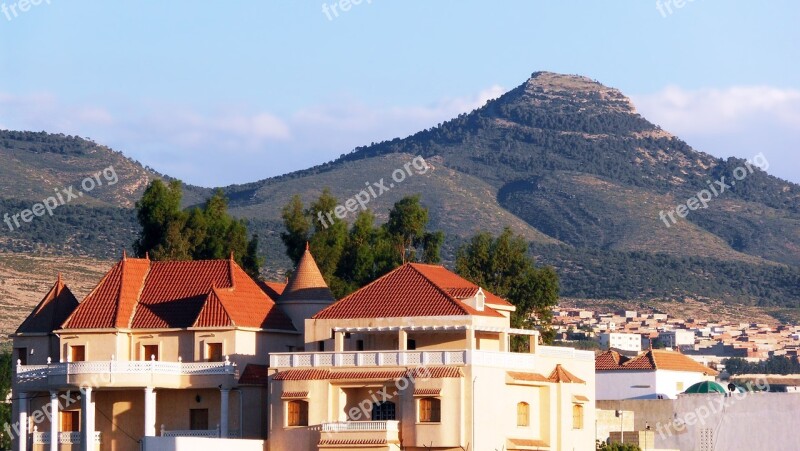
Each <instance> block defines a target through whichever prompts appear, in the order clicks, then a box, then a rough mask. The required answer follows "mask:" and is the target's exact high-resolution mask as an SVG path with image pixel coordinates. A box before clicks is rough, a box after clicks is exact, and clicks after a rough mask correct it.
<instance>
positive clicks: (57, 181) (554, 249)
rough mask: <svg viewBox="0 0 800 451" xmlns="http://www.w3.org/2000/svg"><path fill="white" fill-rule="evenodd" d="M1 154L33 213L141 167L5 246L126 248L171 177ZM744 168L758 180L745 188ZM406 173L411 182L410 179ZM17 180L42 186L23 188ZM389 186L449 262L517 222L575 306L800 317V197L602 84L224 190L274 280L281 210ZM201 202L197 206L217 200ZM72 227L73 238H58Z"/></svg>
mask: <svg viewBox="0 0 800 451" xmlns="http://www.w3.org/2000/svg"><path fill="white" fill-rule="evenodd" d="M23 137H24V138H25V139H30V142H29V141H26V140H25V139H22V138H23ZM12 138H13V139H12ZM76 140H77V141H76ZM71 142H76V143H77V144H71V145H68V143H71ZM25 143H27V144H25ZM0 144H2V147H0V161H2V162H3V167H6V161H12V162H14V164H15V165H17V166H16V167H17V168H18V169H15V170H13V171H6V172H3V170H2V169H0V174H2V175H7V176H8V177H10V179H9V180H8V181H6V182H3V184H2V185H0V186H1V187H2V188H1V189H2V191H0V192H1V193H2V194H0V198H1V199H2V202H3V205H2V206H3V207H5V208H3V211H6V210H9V208H7V207H8V206H9V205H11V206H12V207H14V208H17V210H14V211H18V209H19V208H28V207H24V206H23V205H26V204H25V202H28V204H27V205H28V206H29V205H30V203H29V202H30V201H31V200H36V199H39V198H40V197H41V196H44V195H47V194H46V193H47V192H49V191H48V190H50V189H51V188H52V187H53V186H62V185H64V186H66V185H67V184H69V183H75V181H76V178H77V177H80V176H82V175H83V174H85V173H86V172H87V168H90V167H91V168H102V167H105V165H108V164H110V163H111V162H112V161H114V162H117V161H118V163H115V164H119V165H120V167H121V168H122V167H124V168H125V169H124V171H118V173H120V184H119V185H120V188H118V189H115V190H113V191H114V192H113V193H104V194H102V193H101V189H99V188H98V190H97V192H98V196H97V198H94V192H92V193H90V194H88V196H91V197H92V199H91V200H90V199H86V200H85V201H84V202H83V203H77V202H76V203H75V205H74V206H73V205H69V206H65V207H59V208H63V209H64V212H63V213H64V214H63V215H62V214H61V213H62V212H61V211H60V210H59V212H58V214H56V215H54V216H53V218H49V217H43V218H37V221H33V223H37V222H38V223H39V224H37V225H36V226H34V225H33V223H31V224H26V225H29V226H31V227H29V229H28V231H23V230H22V229H23V228H20V229H19V230H16V231H14V232H13V233H8V236H9V237H6V231H7V230H8V229H6V231H4V232H3V234H0V250H2V249H14V250H27V249H29V248H35V249H40V250H42V251H43V252H49V251H52V250H54V249H57V250H58V251H59V252H68V253H74V254H79V253H84V254H88V255H96V256H99V257H107V256H109V254H108V253H107V251H108V250H109V249H110V250H111V251H113V252H112V254H113V253H118V249H119V248H121V247H122V246H125V245H129V244H130V242H131V241H132V240H133V230H134V229H135V223H134V222H133V215H132V212H131V210H130V209H129V208H130V206H131V205H132V204H133V203H134V202H135V200H136V199H137V198H138V195H139V194H140V192H141V189H142V187H143V186H144V180H146V179H148V178H152V177H160V176H161V175H159V174H157V173H155V172H154V171H152V170H148V169H146V168H142V167H141V165H138V164H137V163H135V162H132V161H130V160H128V159H126V158H125V157H123V156H122V155H121V154H118V153H115V152H113V151H111V150H110V149H107V148H105V147H103V146H99V145H97V144H94V143H91V142H89V141H85V140H80V139H78V138H70V137H63V136H57V135H46V134H29V133H21V132H2V134H0ZM73 147H75V151H74V152H75V153H70V152H71V151H72V149H73ZM56 150H57V151H56ZM64 152H66V153H64ZM757 153H758V152H756V151H755V150H754V152H753V155H754V157H755V156H756V154H757ZM43 155H44V157H43ZM416 156H422V157H424V159H425V161H426V162H427V165H428V167H429V169H428V170H426V171H424V173H422V172H423V171H417V170H416V169H415V167H414V166H409V164H410V163H411V162H412V161H413V159H414V158H415V157H416ZM768 156H769V152H768V149H764V154H763V156H762V157H759V158H760V160H759V162H760V163H766V157H768ZM740 167H742V168H745V169H746V171H747V173H746V175H745V177H743V178H742V179H741V180H736V181H737V182H738V183H737V184H736V185H735V186H733V185H732V184H730V182H731V181H735V180H734V177H733V174H734V173H735V171H738V169H737V168H740ZM762 167H765V168H766V164H763V165H762ZM115 168H116V166H115ZM44 169H47V171H52V172H54V173H57V174H60V175H59V177H57V178H56V177H51V178H48V179H47V183H41V182H40V181H39V180H40V179H35V178H34V174H39V173H43V170H44ZM397 170H399V171H400V172H402V173H404V176H403V177H402V178H403V179H402V181H399V180H398V179H400V178H401V177H400V176H398V173H396V172H395V171H397ZM122 172H124V174H125V177H123V176H122ZM19 174H27V175H26V176H20V175H19ZM393 174H395V176H396V178H395V179H393V178H392V175H393ZM737 174H738V175H741V173H740V172H738V173H737ZM15 177H16V178H20V177H25V179H26V181H27V182H26V183H23V184H21V185H20V184H19V183H22V182H21V181H18V180H16V179H15ZM70 177H71V178H70ZM723 177H724V178H723ZM123 179H124V180H125V181H126V182H125V184H123V182H122V180H123ZM31 180H37V181H36V182H35V183H31ZM713 181H722V182H723V183H725V184H726V185H729V186H728V187H727V188H726V189H725V191H724V192H722V193H718V195H716V196H711V198H710V199H709V200H708V201H707V203H706V205H707V208H704V209H699V210H694V211H690V212H689V214H688V216H687V217H686V219H679V218H677V217H676V218H677V222H675V223H674V224H673V223H671V222H669V221H668V220H666V222H667V223H669V226H668V225H667V224H666V223H665V220H662V218H661V217H660V213H661V212H662V211H663V212H664V213H667V212H672V211H673V210H675V209H676V207H677V206H678V205H679V204H684V205H685V204H686V203H687V200H688V199H690V198H691V197H693V196H696V195H697V194H698V192H701V190H709V191H710V186H714V187H717V186H718V185H717V184H715V183H713ZM380 182H383V185H384V186H385V187H386V191H385V192H383V193H382V194H380V195H377V191H380V190H375V191H376V193H375V194H376V195H377V197H374V196H373V195H372V194H370V196H369V202H368V204H367V206H368V207H369V208H371V209H373V211H375V212H376V213H377V216H378V218H379V219H383V220H385V219H386V216H387V212H388V209H389V208H390V207H391V205H392V203H394V202H395V201H397V200H398V199H400V198H401V197H403V196H405V195H409V194H417V193H419V194H421V195H422V201H423V203H424V204H425V205H427V206H428V207H429V208H430V213H431V220H432V225H433V227H434V228H438V229H440V230H443V231H444V232H445V233H446V234H447V236H448V241H447V246H446V249H445V254H446V257H449V258H452V255H453V249H454V248H455V247H456V246H457V245H458V244H460V243H461V242H463V240H464V239H466V238H467V237H469V236H470V235H472V234H473V233H474V232H476V231H478V230H488V231H490V232H495V233H496V232H499V231H500V230H501V229H502V227H504V226H510V227H511V228H512V229H514V230H515V231H516V232H517V233H520V234H522V235H523V236H525V237H526V238H527V239H528V240H530V242H531V249H532V251H533V252H534V254H535V255H536V256H537V257H538V258H539V260H540V261H542V262H544V263H547V264H552V265H554V266H555V267H556V268H557V270H558V271H559V272H560V274H561V280H562V295H563V296H567V297H575V298H603V299H622V300H626V299H627V300H644V299H652V298H664V299H677V300H680V299H684V298H693V299H701V300H702V299H717V300H723V301H727V302H736V303H744V304H749V305H758V306H761V307H764V308H769V309H774V310H775V311H776V312H778V314H780V315H791V314H793V313H792V312H795V311H796V310H794V309H797V308H798V307H800V269H799V268H798V267H800V186H798V185H796V184H793V183H790V182H787V181H784V180H781V179H778V178H776V177H773V176H770V175H769V174H768V173H767V172H765V171H763V170H761V169H760V168H759V167H758V165H755V166H754V164H753V163H749V164H748V163H747V162H745V161H743V160H737V159H734V158H730V159H727V160H722V159H718V158H715V157H713V156H711V155H708V154H705V153H702V152H699V151H697V150H695V149H692V148H691V147H690V146H689V145H687V144H686V143H685V142H683V141H681V140H680V139H679V138H677V137H675V136H673V135H671V134H669V133H668V132H666V131H664V130H662V129H660V128H659V127H658V126H656V125H654V124H652V123H650V122H648V121H647V120H646V119H645V118H643V117H642V116H641V115H639V114H638V113H637V112H636V110H635V107H634V106H633V104H632V103H631V101H630V100H629V99H628V98H627V97H625V96H624V95H623V94H622V93H621V92H620V91H619V90H616V89H613V88H609V87H606V86H603V85H602V84H600V83H598V82H596V81H593V80H590V79H588V78H586V77H581V76H574V75H560V74H553V73H548V72H537V73H534V74H533V75H532V76H531V78H530V79H528V80H527V81H526V82H525V83H524V84H522V85H521V86H519V87H517V88H515V89H513V90H511V91H509V92H507V93H506V94H504V95H503V96H501V97H499V98H497V99H495V100H492V101H489V102H488V103H487V104H486V105H485V106H483V107H481V108H479V109H477V110H475V111H473V112H471V113H467V114H462V115H460V116H459V117H457V118H454V119H452V120H450V121H447V122H445V123H442V124H438V125H437V126H435V127H432V128H430V129H427V130H423V131H420V132H419V133H416V134H414V135H412V136H409V137H406V138H403V139H400V138H396V139H393V140H391V141H385V142H381V143H377V144H372V145H369V146H365V147H359V148H356V149H355V150H354V151H352V152H351V153H348V154H345V155H342V156H341V157H340V158H338V159H337V160H335V161H332V162H329V163H326V164H322V165H319V166H315V167H312V168H310V169H307V170H304V171H298V172H295V173H291V174H286V175H283V176H280V177H274V178H269V179H265V180H261V181H258V182H253V183H249V184H245V185H234V186H228V187H225V188H223V189H224V191H225V192H226V194H227V195H228V197H229V198H230V204H231V211H232V212H233V213H234V214H236V215H238V216H241V217H245V218H248V220H249V221H250V227H251V229H252V230H253V231H255V232H258V233H259V234H260V235H261V236H262V238H263V240H262V242H263V243H264V244H263V246H262V247H263V251H264V252H265V254H266V256H267V258H268V266H269V267H270V268H269V269H270V270H271V271H272V272H273V273H274V271H276V270H279V269H284V268H287V267H289V263H288V260H287V259H286V258H285V257H284V256H283V255H282V252H283V247H282V244H281V243H280V240H279V238H278V233H279V231H280V228H281V223H280V211H281V208H282V207H283V205H285V204H286V203H287V202H288V201H289V199H290V197H291V196H292V195H293V194H300V195H301V196H302V197H303V199H304V201H305V202H306V203H308V202H309V201H311V200H312V199H314V198H315V197H316V196H318V195H319V193H320V192H321V190H322V189H323V188H324V187H330V188H331V190H332V191H333V193H334V194H335V195H336V196H337V197H338V198H339V199H340V200H341V201H342V202H344V201H345V200H346V199H348V198H352V197H354V196H356V195H357V194H358V193H359V192H361V191H362V190H367V189H368V188H369V187H375V184H376V183H380ZM41 186H44V187H45V188H37V187H41ZM24 187H25V188H24ZM123 188H124V189H123ZM720 189H721V188H720ZM186 191H187V199H186V202H185V203H186V204H187V205H191V204H194V203H197V202H200V201H202V199H203V198H204V196H206V195H208V193H209V192H210V191H209V190H208V189H203V188H197V187H187V189H186ZM365 192H366V191H365ZM37 196H38V197H37ZM85 197H86V196H85ZM23 199H24V200H25V202H21V201H22V200H23ZM115 202H116V204H115ZM692 205H694V204H692ZM72 208H75V209H77V210H74V211H72V210H70V209H72ZM0 214H2V212H0ZM57 216H58V217H59V218H60V219H56V217H57ZM351 217H352V215H351ZM67 218H70V221H66V219H67ZM87 218H93V219H91V221H94V222H91V221H90V219H87ZM65 222H66V224H65ZM51 223H52V224H51ZM95 223H96V224H95ZM45 224H50V225H48V226H47V227H48V228H47V231H48V232H49V233H51V234H53V236H55V234H57V233H63V234H65V235H66V236H68V237H69V239H70V240H71V241H70V243H71V244H70V245H64V244H61V243H62V240H60V239H59V240H58V241H56V240H55V239H53V238H52V236H50V235H47V234H45V233H44V232H42V233H39V234H34V233H32V232H30V231H32V230H34V229H36V228H37V227H38V228H43V227H45ZM87 224H88V225H92V224H94V226H93V227H90V228H89V230H90V231H85V229H84V228H83V227H84V226H86V225H87ZM101 225H102V226H103V227H100V226H101ZM59 227H67V228H69V227H71V228H70V229H69V230H70V232H58V231H56V230H55V229H59ZM36 230H38V229H36ZM59 230H60V229H59ZM101 233H103V234H105V235H103V237H102V238H100V240H101V244H100V245H98V243H97V241H98V239H97V238H96V237H99V236H100V234H101ZM76 235H77V237H76ZM84 235H87V236H92V235H94V236H95V238H94V239H92V238H87V237H85V236H84ZM26 246H27V247H26ZM104 249H106V251H104ZM787 308H788V309H789V310H788V311H787V310H785V309H787ZM787 312H788V313H787Z"/></svg>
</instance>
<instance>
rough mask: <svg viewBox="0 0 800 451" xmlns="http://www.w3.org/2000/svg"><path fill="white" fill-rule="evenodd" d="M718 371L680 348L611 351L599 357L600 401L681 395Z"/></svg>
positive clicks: (673, 397) (596, 385)
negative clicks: (628, 353)
mask: <svg viewBox="0 0 800 451" xmlns="http://www.w3.org/2000/svg"><path fill="white" fill-rule="evenodd" d="M718 374H719V373H717V372H716V371H715V370H713V369H711V368H709V367H707V366H705V365H703V364H701V363H698V362H696V361H694V360H692V359H691V358H689V357H688V356H686V355H683V354H681V353H680V352H676V351H667V350H663V349H649V350H647V352H644V353H642V354H639V355H638V356H636V357H625V356H624V355H621V354H620V353H618V352H616V351H614V350H610V351H606V352H604V353H602V354H600V355H598V356H597V358H596V359H595V387H596V390H597V391H596V396H597V400H598V401H599V400H618V399H657V398H659V397H660V398H665V399H666V398H669V399H675V398H677V395H678V393H683V391H684V390H686V389H687V388H689V387H690V386H691V385H692V384H695V383H697V382H701V381H705V380H710V381H713V380H714V378H715V376H717V375H718Z"/></svg>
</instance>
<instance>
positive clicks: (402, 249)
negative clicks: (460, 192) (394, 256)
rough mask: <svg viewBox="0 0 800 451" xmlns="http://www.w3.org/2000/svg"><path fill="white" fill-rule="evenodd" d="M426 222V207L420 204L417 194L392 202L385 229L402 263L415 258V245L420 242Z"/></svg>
mask: <svg viewBox="0 0 800 451" xmlns="http://www.w3.org/2000/svg"><path fill="white" fill-rule="evenodd" d="M427 224H428V209H427V208H424V207H423V206H422V205H420V203H419V195H416V196H409V197H404V198H403V199H401V200H399V201H398V202H396V203H395V204H394V207H393V208H392V210H391V211H390V212H389V221H387V222H386V231H387V232H388V233H389V236H390V237H391V239H392V243H393V244H394V246H395V249H396V250H397V253H398V255H399V256H400V260H401V261H402V263H405V262H407V261H414V260H415V257H416V251H417V250H416V245H418V244H420V243H422V240H423V238H424V236H425V226H426V225H427Z"/></svg>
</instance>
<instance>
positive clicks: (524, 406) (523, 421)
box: [517, 402, 531, 426]
mask: <svg viewBox="0 0 800 451" xmlns="http://www.w3.org/2000/svg"><path fill="white" fill-rule="evenodd" d="M530 423H531V410H530V406H529V405H528V403H527V402H520V403H517V426H528V425H529V424H530Z"/></svg>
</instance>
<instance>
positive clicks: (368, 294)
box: [313, 263, 507, 319]
mask: <svg viewBox="0 0 800 451" xmlns="http://www.w3.org/2000/svg"><path fill="white" fill-rule="evenodd" d="M477 291H478V286H477V285H474V284H471V283H470V282H468V281H466V280H464V279H462V278H461V277H459V276H458V275H456V274H453V273H452V272H450V271H448V270H447V269H445V268H443V267H441V266H434V265H422V264H417V263H406V264H405V265H403V266H400V267H399V268H397V269H395V270H393V271H391V272H390V273H388V274H386V275H385V276H383V277H381V278H379V279H377V280H375V281H374V282H372V283H370V284H369V285H367V286H365V287H363V288H361V289H359V290H358V291H356V292H354V293H352V294H350V295H349V296H347V297H345V298H343V299H341V300H339V301H337V302H335V303H334V304H333V305H331V306H328V307H326V308H325V309H323V310H321V311H320V312H318V313H317V314H316V315H314V316H313V318H315V319H347V318H397V317H410V316H412V317H413V316H455V315H479V316H494V317H502V316H503V315H501V314H500V313H499V312H497V311H496V310H495V309H493V308H492V306H491V305H492V303H495V304H494V305H506V304H507V303H506V304H498V302H499V301H497V300H496V299H499V298H497V297H496V296H494V295H491V293H488V292H486V291H484V293H485V294H486V305H485V308H484V309H483V310H482V311H478V310H476V309H474V308H472V307H470V306H469V305H468V304H466V303H465V302H463V300H464V299H466V298H468V297H472V296H473V295H474V294H475V293H477ZM469 293H471V294H469ZM468 294H469V295H468ZM490 295H491V299H493V301H492V302H489V299H490Z"/></svg>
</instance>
